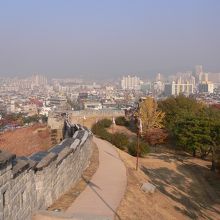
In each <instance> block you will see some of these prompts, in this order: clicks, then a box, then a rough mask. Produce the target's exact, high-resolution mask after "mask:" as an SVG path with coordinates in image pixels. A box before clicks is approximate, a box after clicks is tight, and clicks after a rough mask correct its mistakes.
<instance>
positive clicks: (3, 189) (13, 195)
mask: <svg viewBox="0 0 220 220" xmlns="http://www.w3.org/2000/svg"><path fill="white" fill-rule="evenodd" d="M70 131H72V128H71V125H69V124H67V126H66V133H67V134H71V132H70ZM92 145H93V142H92V134H91V132H90V131H88V130H86V129H85V128H83V127H80V128H79V130H78V132H77V135H75V136H74V138H73V137H68V138H66V139H65V140H63V141H62V142H61V143H60V144H58V145H56V146H54V147H52V148H51V149H49V150H48V151H46V152H38V153H35V154H34V155H31V156H30V157H20V158H19V157H16V156H15V155H12V154H10V153H7V152H3V151H1V152H0V219H1V220H29V219H31V216H32V214H33V212H36V211H37V210H40V209H41V210H42V209H43V210H45V209H47V207H48V206H50V205H51V204H52V203H53V202H54V201H55V200H56V199H58V198H59V197H60V196H61V195H62V194H63V193H64V192H65V191H67V190H68V189H69V188H70V186H72V185H73V184H74V183H76V182H77V181H78V179H79V178H80V176H81V174H82V172H83V171H84V169H85V168H86V167H87V166H88V164H89V159H90V156H91V154H92Z"/></svg>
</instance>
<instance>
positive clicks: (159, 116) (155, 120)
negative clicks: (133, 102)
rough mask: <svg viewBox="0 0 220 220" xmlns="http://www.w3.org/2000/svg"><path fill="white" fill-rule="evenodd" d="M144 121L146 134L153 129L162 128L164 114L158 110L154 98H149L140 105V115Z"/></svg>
mask: <svg viewBox="0 0 220 220" xmlns="http://www.w3.org/2000/svg"><path fill="white" fill-rule="evenodd" d="M137 114H138V116H140V118H141V120H142V126H143V131H144V132H146V131H147V130H149V129H152V128H162V127H163V119H164V116H165V114H164V112H162V111H161V110H158V108H157V102H156V101H155V100H154V98H152V97H147V98H146V99H145V100H143V101H142V102H141V103H140V107H139V113H137Z"/></svg>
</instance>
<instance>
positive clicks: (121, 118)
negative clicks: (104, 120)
mask: <svg viewBox="0 0 220 220" xmlns="http://www.w3.org/2000/svg"><path fill="white" fill-rule="evenodd" d="M115 123H116V125H121V126H125V127H128V126H129V122H128V121H127V120H126V118H125V117H124V116H119V117H117V118H116V119H115Z"/></svg>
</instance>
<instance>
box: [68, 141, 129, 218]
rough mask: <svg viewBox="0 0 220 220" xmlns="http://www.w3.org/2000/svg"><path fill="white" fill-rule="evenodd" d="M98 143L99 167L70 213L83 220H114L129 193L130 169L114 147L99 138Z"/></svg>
mask: <svg viewBox="0 0 220 220" xmlns="http://www.w3.org/2000/svg"><path fill="white" fill-rule="evenodd" d="M94 142H95V143H96V144H97V146H98V149H99V168H98V170H97V171H96V173H95V174H94V176H93V177H92V179H91V180H90V182H89V184H88V185H87V187H86V189H85V190H84V191H83V192H82V193H81V194H80V195H79V197H78V198H77V199H76V200H75V202H74V203H73V204H72V205H71V206H70V207H69V208H68V209H67V211H66V213H68V214H70V215H71V216H73V217H75V218H76V219H80V220H81V219H82V220H90V219H91V220H93V219H94V220H95V219H97V220H98V219H102V220H104V219H106V220H107V219H108V220H110V219H114V216H115V215H116V212H115V211H116V209H117V207H118V205H119V203H120V201H121V199H122V197H123V195H124V192H125V188H126V184H127V176H126V168H125V166H124V164H123V162H122V161H121V159H120V158H119V156H118V152H117V151H116V149H115V148H114V146H112V145H111V144H110V143H109V142H107V141H104V140H101V139H99V138H96V137H94ZM72 214H73V215H72Z"/></svg>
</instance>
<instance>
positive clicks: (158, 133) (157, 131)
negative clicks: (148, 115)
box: [145, 128, 168, 146]
mask: <svg viewBox="0 0 220 220" xmlns="http://www.w3.org/2000/svg"><path fill="white" fill-rule="evenodd" d="M167 136H168V135H167V132H166V131H165V130H164V129H161V128H154V129H149V130H148V131H147V132H146V134H145V139H146V141H147V142H148V143H149V144H150V145H152V146H156V145H157V144H163V143H164V142H165V140H166V139H167Z"/></svg>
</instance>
